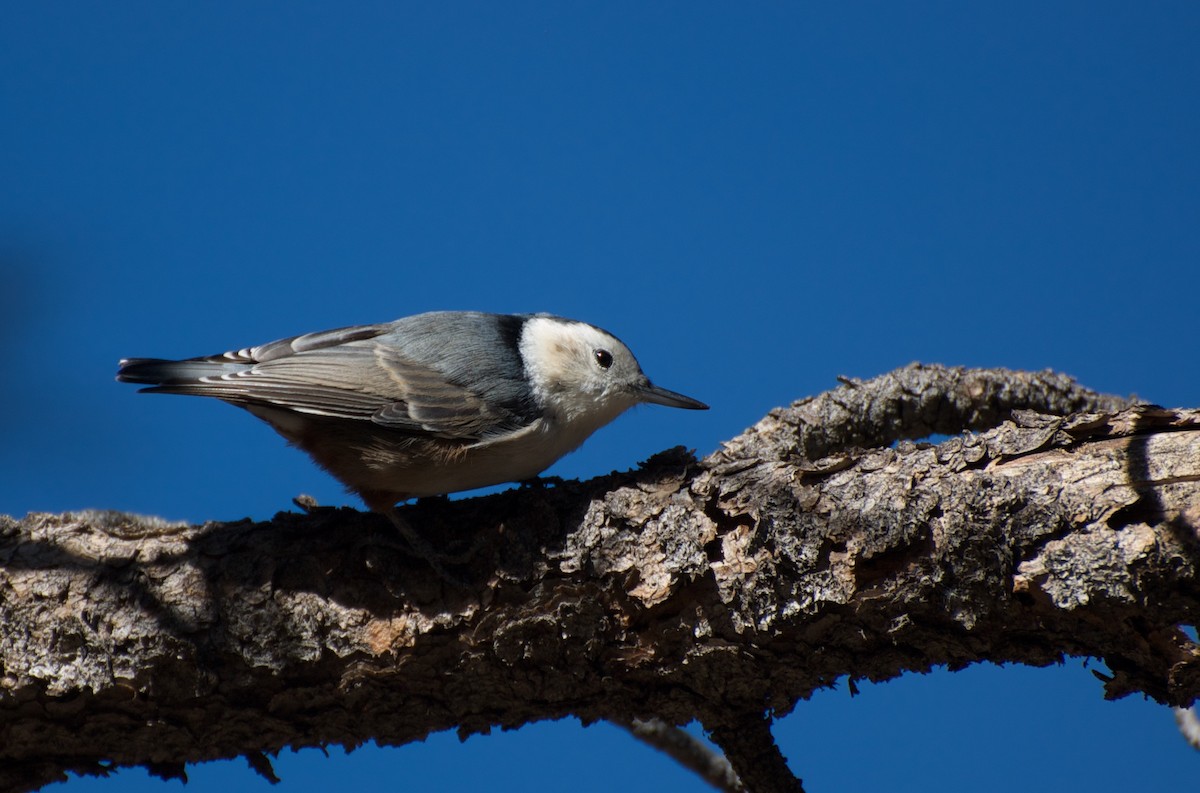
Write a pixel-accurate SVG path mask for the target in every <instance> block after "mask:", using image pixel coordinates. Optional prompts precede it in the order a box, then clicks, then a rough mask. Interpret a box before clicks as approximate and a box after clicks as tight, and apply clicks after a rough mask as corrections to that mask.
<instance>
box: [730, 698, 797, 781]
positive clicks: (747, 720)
mask: <svg viewBox="0 0 1200 793" xmlns="http://www.w3.org/2000/svg"><path fill="white" fill-rule="evenodd" d="M709 737H710V738H712V740H713V743H715V744H716V745H717V746H720V747H721V749H722V750H723V751H724V752H725V757H726V758H727V759H728V760H729V764H730V765H731V766H732V767H733V770H734V772H735V773H737V775H738V778H739V779H740V780H741V781H742V784H743V785H745V789H746V790H752V791H754V793H804V784H803V783H802V782H801V781H800V778H799V777H798V776H796V775H795V774H793V773H792V769H790V768H788V764H787V758H785V757H784V756H783V752H781V751H779V745H778V744H776V743H775V736H774V735H772V734H771V722H770V719H769V718H768V717H767V716H766V715H765V714H763V715H760V714H754V713H751V714H746V715H745V716H743V717H742V718H741V719H736V720H734V721H732V722H727V723H724V724H722V725H721V726H719V727H715V728H713V729H712V730H710V731H709Z"/></svg>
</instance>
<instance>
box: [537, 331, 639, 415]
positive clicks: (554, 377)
mask: <svg viewBox="0 0 1200 793" xmlns="http://www.w3.org/2000/svg"><path fill="white" fill-rule="evenodd" d="M521 355H522V357H523V358H524V360H525V366H526V367H527V368H528V370H529V375H530V379H531V381H532V384H533V387H534V391H535V392H536V393H537V394H538V397H539V399H540V400H541V401H542V403H543V404H545V405H552V406H554V407H556V408H557V409H559V410H560V411H562V412H564V413H565V414H567V416H566V417H567V418H573V417H577V416H579V415H580V414H591V413H596V414H604V415H605V416H606V417H607V418H608V420H611V418H614V417H615V416H616V414H618V413H620V412H622V411H624V410H626V409H627V408H630V407H632V406H634V405H636V404H637V403H638V402H640V401H641V399H640V394H639V392H640V391H641V390H642V389H644V388H645V387H646V386H648V385H649V383H648V381H647V380H646V376H645V375H644V374H642V369H641V367H640V366H638V362H637V359H635V358H634V357H633V353H631V352H630V351H629V348H628V347H626V346H625V345H624V344H622V343H621V342H620V341H618V340H617V339H616V338H614V337H613V336H612V335H610V334H608V333H605V332H604V331H602V330H600V329H599V328H596V327H593V326H591V325H588V324H586V323H583V322H572V321H570V320H566V321H564V320H561V319H552V318H549V317H534V318H533V319H531V320H529V321H528V322H526V323H525V328H524V331H523V333H522V335H521Z"/></svg>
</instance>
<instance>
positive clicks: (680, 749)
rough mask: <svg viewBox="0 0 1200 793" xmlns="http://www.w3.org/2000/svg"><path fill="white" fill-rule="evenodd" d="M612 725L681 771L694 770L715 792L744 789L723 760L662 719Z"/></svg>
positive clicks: (729, 766)
mask: <svg viewBox="0 0 1200 793" xmlns="http://www.w3.org/2000/svg"><path fill="white" fill-rule="evenodd" d="M613 723H614V724H616V725H618V726H620V727H624V728H625V729H626V730H629V732H630V734H632V735H633V737H635V738H637V739H638V740H639V741H642V742H643V743H646V744H648V745H650V746H653V747H654V748H655V749H658V750H659V751H660V752H663V753H664V754H666V755H667V756H669V757H671V758H672V759H674V760H675V761H676V762H678V763H679V764H680V765H682V766H683V767H684V768H687V769H689V770H691V771H694V772H695V773H696V774H697V775H698V776H699V777H700V778H701V779H703V780H704V781H705V782H707V783H708V784H710V785H712V786H713V787H714V788H716V789H717V790H720V791H725V793H742V791H745V790H746V788H745V787H744V786H743V785H742V782H741V780H740V779H738V775H737V773H736V772H735V771H734V770H733V766H731V765H730V764H729V761H728V760H727V759H725V758H724V757H722V756H721V754H720V753H718V752H714V751H713V750H712V749H710V748H709V747H708V746H707V745H706V744H705V743H704V742H703V741H701V740H699V739H698V738H696V737H694V736H692V735H690V734H688V733H687V732H685V731H684V730H682V729H680V728H679V727H676V726H674V725H672V724H667V723H666V722H665V721H663V720H662V719H633V720H631V721H615V722H613Z"/></svg>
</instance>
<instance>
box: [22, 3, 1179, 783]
mask: <svg viewBox="0 0 1200 793" xmlns="http://www.w3.org/2000/svg"><path fill="white" fill-rule="evenodd" d="M4 19H5V21H4V24H3V25H2V26H0V113H2V114H3V123H0V301H2V302H0V307H2V309H3V310H2V311H0V354H2V355H3V356H4V360H5V361H6V362H7V371H8V373H9V377H8V380H7V382H8V383H9V387H8V388H6V389H4V390H3V392H0V400H2V401H0V408H2V410H0V438H3V441H4V442H3V443H2V444H0V456H2V462H0V465H2V466H3V467H2V469H0V470H3V471H4V474H5V475H4V477H3V478H2V480H0V512H4V513H10V514H15V515H22V514H24V513H26V512H29V511H62V510H69V509H78V508H86V507H103V508H112V509H122V510H131V511H137V512H143V513H152V514H159V515H164V516H167V517H171V518H184V519H188V520H192V521H201V520H206V519H237V518H241V517H245V516H251V517H254V518H268V517H270V516H271V515H272V514H273V513H274V512H276V511H279V510H283V509H287V508H289V507H290V499H291V497H292V496H294V495H296V494H298V493H301V492H306V493H311V494H313V495H314V496H315V497H316V498H317V499H318V501H320V502H321V503H327V504H343V503H352V502H351V500H350V499H349V498H348V497H346V496H344V495H343V493H342V492H341V489H340V487H339V486H338V485H337V484H336V483H335V482H334V481H333V480H331V479H329V478H328V477H327V476H325V475H324V474H322V473H321V472H320V471H319V470H317V469H316V468H315V467H314V466H313V465H312V464H311V463H309V462H308V461H307V459H306V458H305V457H304V456H303V455H302V454H300V453H298V452H296V451H294V450H292V449H288V448H287V447H286V446H285V445H284V444H283V443H282V442H281V441H280V440H279V439H278V438H277V437H276V436H275V435H274V433H273V432H271V430H270V429H269V428H267V427H266V426H265V425H262V424H260V423H258V422H256V421H255V420H254V419H252V418H251V417H250V416H248V415H246V414H244V413H242V412H240V411H236V410H233V409H231V408H229V407H227V406H225V405H221V404H219V403H212V402H208V401H205V400H189V399H181V398H167V397H148V396H138V395H136V394H135V393H134V389H132V388H130V387H126V386H122V385H120V384H117V383H115V382H113V380H112V375H113V372H114V369H115V363H116V361H117V359H118V358H121V357H127V356H165V357H182V356H188V355H199V354H206V353H214V352H220V351H223V350H225V349H228V348H233V347H241V346H246V345H249V344H254V343H259V342H264V341H268V340H271V339H275V338H279V337H281V336H286V335H292V334H295V333H300V332H305V331H310V330H318V329H322V328H328V327H337V326H341V325H347V324H356V323H363V322H378V321H383V320H388V319H393V318H395V317H399V316H404V315H407V314H412V313H417V312H420V311H425V310H431V309H444V308H470V309H481V310H491V311H551V312H554V313H557V314H562V315H566V316H572V317H577V318H579V319H585V320H588V321H591V322H594V323H596V324H599V325H601V326H604V327H606V328H608V329H610V330H612V331H613V332H615V333H616V334H617V335H619V336H620V337H621V338H622V339H624V340H625V341H626V342H628V343H629V345H630V346H631V348H632V349H633V350H634V352H635V353H636V354H637V355H638V357H639V358H640V360H641V362H642V364H643V366H644V368H645V369H646V371H647V372H648V373H649V374H650V376H651V377H652V378H653V379H654V380H655V381H656V382H658V383H660V384H661V385H663V386H666V387H668V388H671V389H674V390H678V391H681V392H683V393H686V394H689V395H692V396H695V397H697V398H699V399H703V400H704V401H706V402H709V403H710V404H711V405H712V407H713V409H712V410H711V411H709V412H707V413H703V414H700V413H694V412H690V411H670V410H666V409H662V408H654V407H646V408H642V409H638V410H636V411H634V412H632V413H631V414H629V415H627V416H625V417H623V418H621V419H619V420H618V421H617V422H616V423H615V424H614V425H613V426H611V427H609V428H607V429H605V430H603V431H601V432H600V433H599V434H597V435H596V436H595V437H594V438H593V439H592V440H591V441H589V442H588V444H587V445H586V446H585V447H584V448H583V449H582V450H581V451H580V452H578V453H576V454H574V455H571V456H570V457H568V458H566V459H564V460H563V461H562V462H561V463H560V464H559V465H557V466H556V468H555V469H552V471H551V472H550V473H555V474H558V475H561V476H566V477H586V476H591V475H595V474H601V473H606V472H608V471H610V470H613V469H620V468H626V467H629V466H631V465H633V464H635V463H636V462H637V461H638V460H641V459H644V458H645V457H647V456H649V455H650V454H652V453H653V452H655V451H658V450H660V449H663V448H666V447H669V446H674V445H677V444H683V445H686V446H689V447H692V448H695V449H697V450H698V452H700V453H702V454H703V453H706V452H708V451H711V450H712V449H714V448H715V447H716V446H717V445H718V444H719V443H720V442H721V441H722V440H723V439H726V438H729V437H731V436H733V435H735V434H737V433H738V432H740V431H741V430H742V429H743V428H745V427H746V426H748V425H750V424H752V423H754V422H755V421H756V420H757V419H758V418H760V417H761V416H762V414H763V413H765V412H766V411H767V410H769V409H770V408H771V407H773V406H776V405H780V404H785V403H787V402H789V401H791V400H793V399H796V398H798V397H801V396H805V395H809V394H813V393H817V392H819V391H822V390H825V389H827V388H830V387H832V386H834V385H835V384H836V381H835V377H836V376H837V375H839V374H843V375H851V376H856V377H870V376H873V375H876V374H880V373H882V372H884V371H887V370H889V369H891V368H894V367H896V366H900V365H903V364H906V363H908V362H910V361H914V360H920V361H925V362H938V363H946V364H962V365H968V366H1009V367H1014V368H1033V369H1041V368H1047V367H1049V368H1054V369H1058V370H1061V371H1065V372H1068V373H1070V374H1073V375H1075V376H1076V377H1078V378H1079V379H1080V380H1081V381H1083V382H1084V383H1086V384H1088V385H1090V386H1092V387H1094V388H1098V389H1102V390H1106V391H1113V392H1118V393H1134V392H1136V393H1137V394H1139V395H1140V396H1142V397H1144V398H1146V399H1150V400H1153V401H1156V402H1159V403H1162V404H1166V405H1186V406H1195V405H1197V404H1198V403H1200V398H1198V395H1200V371H1198V370H1197V367H1196V366H1195V363H1194V359H1195V333H1196V299H1195V294H1196V285H1197V280H1198V277H1200V264H1198V263H1200V154H1198V151H1200V147H1198V146H1197V141H1200V47H1198V46H1197V44H1196V42H1197V41H1200V6H1198V5H1196V4H1194V3H1187V2H1175V3H1168V2H1156V3H1145V4H1136V5H1135V4H1118V3H1105V2H1086V3H1083V2H1080V3H1056V4H1046V3H1006V4H1002V5H984V4H964V3H955V2H942V3H908V4H896V3H884V2H879V3H876V2H863V3H855V4H849V3H838V4H820V5H817V4H759V5H754V6H746V5H742V6H737V5H734V4H710V3H703V2H701V3H687V4H684V3H661V4H642V3H637V4H635V3H605V4H600V3H591V4H585V3H576V2H556V3H504V4H495V3H459V4H453V5H451V4H419V5H418V4H401V3H357V4H354V5H353V6H351V5H349V4H333V3H324V4H317V3H305V2H290V3H286V4H283V3H278V4H266V3H261V2H244V3H208V4H185V3H180V2H153V3H149V2H145V3H135V2H123V3H107V4H85V3H73V2H63V3H53V4H51V3H32V2H29V3H26V2H13V3H8V4H6V6H5V12H4ZM776 732H777V734H778V735H779V737H780V741H781V744H782V747H783V750H784V752H785V754H787V755H788V757H789V758H790V759H791V760H792V763H793V766H794V768H796V770H797V771H798V772H799V773H800V774H801V775H802V776H803V777H804V778H805V780H806V782H807V783H808V784H809V789H810V790H811V791H814V793H815V792H818V791H832V790H837V791H839V792H844V791H858V790H862V791H866V790H876V789H879V787H880V786H882V785H886V786H887V787H888V788H890V789H892V790H899V791H907V790H913V791H916V790H921V791H926V790H958V789H962V788H963V787H965V786H968V785H969V786H970V787H971V789H973V790H975V791H977V792H978V791H991V790H996V791H1000V790H1004V791H1007V790H1010V789H1011V788H1012V787H1013V785H1014V784H1017V783H1018V782H1021V783H1023V782H1025V781H1027V780H1029V779H1035V780H1037V781H1038V782H1037V785H1036V786H1037V787H1040V788H1042V789H1053V788H1060V789H1068V790H1070V789H1080V790H1081V789H1088V790H1094V791H1110V790H1111V791H1118V790H1121V791H1123V790H1127V789H1130V788H1131V786H1133V785H1140V786H1143V787H1146V786H1149V787H1156V788H1159V789H1167V788H1169V787H1172V786H1175V787H1182V786H1183V785H1192V784H1194V780H1195V778H1196V774H1197V772H1198V771H1200V756H1198V755H1197V754H1196V753H1195V752H1193V751H1192V750H1191V749H1189V748H1188V747H1187V746H1186V745H1185V744H1184V743H1183V741H1182V739H1180V738H1179V737H1178V736H1177V735H1176V733H1175V730H1174V726H1173V724H1172V720H1171V717H1170V714H1169V712H1168V711H1166V710H1164V709H1162V708H1159V707H1156V706H1153V705H1151V704H1149V703H1144V702H1140V701H1136V700H1126V701H1122V702H1118V703H1107V702H1104V701H1103V700H1102V699H1101V687H1100V684H1099V683H1098V682H1097V681H1096V680H1095V678H1094V677H1093V676H1092V675H1091V674H1090V672H1089V671H1088V670H1087V669H1085V668H1084V665H1083V663H1082V662H1081V661H1080V660H1072V661H1069V662H1068V663H1067V664H1065V665H1064V666H1062V667H1059V668H1054V669H1045V670H1032V669H1023V668H1010V669H997V668H993V667H977V668H972V669H969V670H967V671H966V672H963V673H959V674H953V675H951V674H948V673H940V674H934V675H929V676H909V677H906V678H904V679H901V680H898V681H893V682H891V683H887V684H884V685H878V686H866V687H864V689H863V692H862V694H861V695H860V696H858V697H856V698H853V699H851V698H850V696H849V695H848V694H847V693H846V691H845V690H844V689H838V690H834V691H827V692H821V693H820V694H819V695H817V696H816V697H814V698H813V700H812V701H811V702H804V703H800V704H799V705H798V706H797V708H796V711H795V713H794V714H793V715H791V716H789V717H787V718H786V719H784V720H783V721H782V722H781V723H780V724H779V725H778V726H777V728H776ZM277 770H278V772H279V774H280V775H281V776H282V777H283V779H284V782H283V785H282V786H280V787H279V788H278V790H280V791H281V792H282V793H301V792H302V791H309V790H323V789H326V787H327V786H328V785H329V784H331V783H334V782H336V783H339V784H348V785H349V784H353V785H356V786H357V787H358V788H359V789H363V790H373V789H393V788H400V787H407V788H416V789H434V788H436V789H449V790H452V789H472V788H477V787H482V786H486V787H487V788H488V789H492V790H497V789H498V790H505V789H512V790H518V789H519V790H529V789H543V790H551V789H559V788H561V787H563V786H564V784H565V783H566V782H567V781H568V780H569V784H570V785H571V787H572V788H573V789H575V790H576V791H577V793H581V792H582V791H589V790H597V791H599V790H610V789H612V788H613V787H614V786H617V785H619V786H620V787H622V788H623V789H625V790H647V791H649V790H661V789H664V788H666V789H671V788H679V787H682V786H688V785H690V786H692V787H693V788H694V789H699V784H698V783H694V782H693V781H692V780H691V778H690V777H689V776H688V775H686V774H685V773H683V772H680V771H678V770H677V769H675V768H674V766H673V765H672V764H671V763H670V761H667V760H666V759H664V758H661V757H658V756H656V755H655V754H654V753H653V752H651V751H650V750H648V749H645V748H643V747H641V746H640V745H639V744H637V743H635V742H634V741H632V740H631V739H629V738H627V737H625V736H624V735H623V733H621V732H620V731H619V730H616V729H614V728H611V727H608V726H606V725H595V726H592V727H589V728H582V727H580V726H579V725H577V724H575V723H572V722H563V723H557V724H539V725H534V726H531V727H528V728H526V729H522V730H520V731H517V732H515V733H497V734H494V735H491V736H486V737H475V738H472V739H470V740H468V741H467V742H466V744H465V745H462V744H460V743H459V742H458V740H457V739H456V738H454V737H453V736H450V735H441V736H435V737H432V738H431V739H430V740H428V741H427V742H425V743H423V744H418V745H413V746H408V747H404V748H401V749H388V750H379V749H375V748H373V747H367V748H362V749H360V750H358V751H356V752H354V753H353V754H351V755H349V756H343V755H342V754H341V753H340V752H339V751H336V750H335V751H332V752H331V757H330V758H328V759H327V758H325V757H324V756H323V755H322V754H321V753H320V752H317V751H311V750H310V751H306V752H301V753H299V754H291V753H284V754H283V755H281V757H280V760H279V762H278V764H277ZM191 776H192V779H193V782H192V784H190V785H189V786H188V788H187V789H188V790H190V791H208V790H214V791H215V790H222V791H225V790H228V789H230V788H232V789H246V790H256V789H264V790H265V789H266V788H267V785H266V783H265V782H261V781H259V780H258V779H257V778H256V777H255V776H254V775H253V774H252V773H251V772H250V771H249V770H248V769H247V768H246V766H245V764H244V762H243V761H240V760H238V761H233V762H227V763H215V764H207V765H204V766H200V767H197V768H195V769H193V770H192V772H191ZM381 779H383V780H386V781H380V780H381ZM178 788H179V784H178V783H177V782H171V783H162V782H157V781H153V780H147V779H146V778H145V775H144V774H143V773H141V772H137V771H126V772H123V773H121V774H120V775H118V776H117V777H115V778H113V779H110V780H107V781H95V780H78V781H74V782H71V783H69V784H68V786H67V787H66V788H59V789H64V790H71V791H85V790H96V791H101V790H104V791H115V790H133V789H137V790H153V791H160V790H169V789H178Z"/></svg>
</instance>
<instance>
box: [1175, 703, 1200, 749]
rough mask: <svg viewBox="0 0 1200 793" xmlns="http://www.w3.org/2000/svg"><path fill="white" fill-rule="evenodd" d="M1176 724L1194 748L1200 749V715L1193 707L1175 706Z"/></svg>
mask: <svg viewBox="0 0 1200 793" xmlns="http://www.w3.org/2000/svg"><path fill="white" fill-rule="evenodd" d="M1174 710H1175V724H1176V726H1177V727H1179V732H1181V733H1182V734H1183V738H1184V740H1185V741H1187V742H1188V743H1190V744H1191V745H1192V748H1193V749H1200V717H1198V716H1197V715H1196V711H1195V710H1193V709H1192V708H1175V709H1174Z"/></svg>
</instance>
